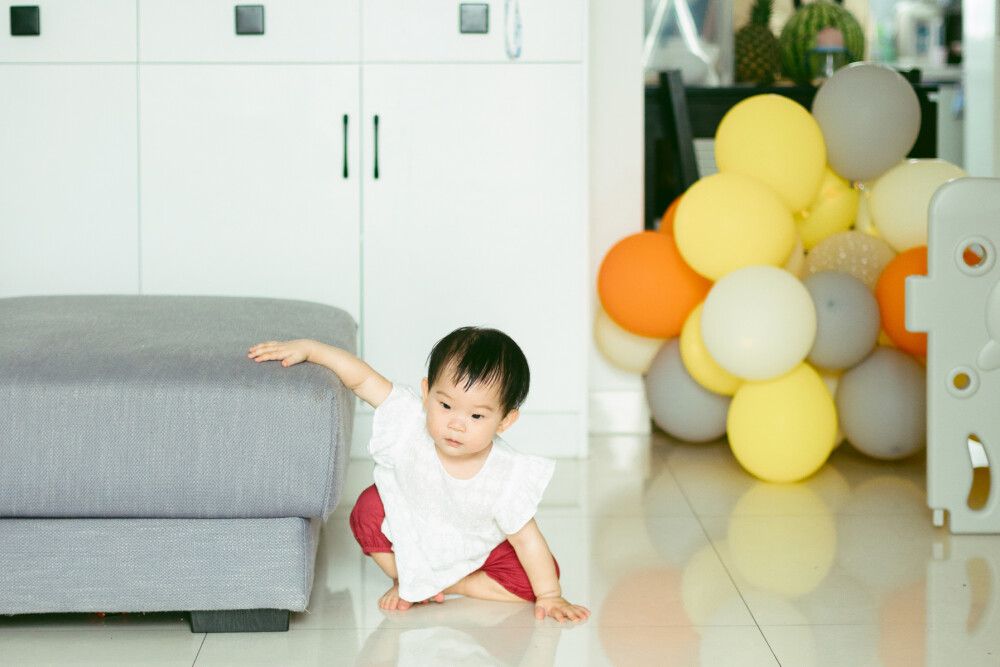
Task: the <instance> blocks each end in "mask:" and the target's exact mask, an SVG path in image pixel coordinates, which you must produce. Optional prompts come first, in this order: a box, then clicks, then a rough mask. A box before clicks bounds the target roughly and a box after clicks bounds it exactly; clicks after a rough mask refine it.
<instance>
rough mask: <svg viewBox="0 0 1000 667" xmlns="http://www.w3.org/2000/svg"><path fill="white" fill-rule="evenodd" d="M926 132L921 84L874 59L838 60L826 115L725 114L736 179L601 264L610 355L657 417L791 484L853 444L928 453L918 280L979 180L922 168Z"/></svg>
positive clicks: (892, 454)
mask: <svg viewBox="0 0 1000 667" xmlns="http://www.w3.org/2000/svg"><path fill="white" fill-rule="evenodd" d="M919 129H920V105H919V102H918V100H917V97H916V94H915V93H914V90H913V88H912V86H911V85H910V84H909V83H908V82H907V81H906V80H905V79H904V78H903V77H902V76H900V75H899V74H898V73H897V72H895V71H894V70H891V69H889V68H886V67H882V66H879V65H873V64H869V63H855V64H853V65H849V66H847V67H845V68H842V69H840V70H838V71H837V72H836V73H835V74H834V75H833V77H831V78H830V79H829V80H828V81H827V82H826V83H825V84H824V85H823V86H822V87H821V88H820V89H819V91H818V92H817V94H816V98H815V101H814V103H813V109H812V112H811V113H810V112H809V111H807V110H806V109H805V108H803V107H802V106H800V105H799V104H797V103H796V102H794V101H792V100H790V99H788V98H785V97H783V96H779V95H758V96H754V97H750V98H748V99H745V100H743V101H742V102H740V103H739V104H737V105H736V106H734V107H733V108H732V109H731V110H730V111H729V112H728V113H727V114H726V116H725V117H724V118H723V120H722V122H721V123H720V125H719V128H718V131H717V133H716V137H715V156H716V162H717V164H718V167H719V173H718V174H714V175H712V176H708V177H706V178H703V179H701V180H699V181H697V182H696V183H695V184H694V185H692V186H691V187H690V188H689V189H688V190H687V192H685V193H684V194H683V195H682V196H681V197H679V198H678V200H677V201H675V202H674V203H673V204H672V205H671V207H670V209H668V211H667V212H666V213H665V214H664V216H663V218H662V220H661V224H660V228H659V230H658V231H646V232H641V233H638V234H633V235H631V236H628V237H626V238H624V239H622V240H621V241H620V242H619V243H617V244H616V245H615V246H614V247H613V248H612V249H611V250H610V251H609V252H608V254H607V256H606V257H605V258H604V261H603V263H602V265H601V268H600V271H599V273H598V285H597V289H598V295H599V297H600V301H601V305H602V309H601V311H600V312H599V313H598V314H597V319H596V324H595V338H596V342H597V345H598V348H599V349H600V350H601V352H602V354H604V356H606V357H607V358H608V359H609V360H610V361H611V362H612V363H614V364H616V365H617V366H619V367H621V368H623V369H626V370H628V371H631V372H637V373H642V374H644V375H645V385H646V395H647V398H648V401H649V405H650V412H651V414H652V416H653V419H654V421H655V422H656V423H657V425H658V426H660V427H661V428H662V429H664V430H665V431H666V432H667V433H669V434H671V435H673V436H674V437H677V438H679V439H681V440H687V441H691V442H703V441H708V440H714V439H717V438H719V437H721V436H723V435H727V436H728V440H729V443H730V446H731V447H732V450H733V453H734V454H735V456H736V458H737V460H738V461H739V462H740V464H741V465H742V466H743V467H744V468H745V469H747V470H748V471H749V472H751V473H752V474H754V475H756V476H757V477H759V478H761V479H764V480H767V481H775V482H788V481H796V480H800V479H804V478H805V477H808V476H809V475H811V474H813V473H814V472H815V471H816V470H818V469H819V468H820V467H821V466H822V465H823V463H824V462H825V461H826V459H827V458H828V457H829V455H830V453H831V452H832V451H833V449H834V448H835V447H836V446H837V445H838V444H839V443H840V442H841V441H842V440H843V439H844V438H845V437H846V439H847V440H848V441H849V442H850V443H851V444H853V445H854V446H855V447H856V448H858V449H859V450H860V451H862V452H864V453H866V454H868V455H870V456H873V457H875V458H880V459H897V458H902V457H905V456H909V455H910V454H913V453H914V452H916V451H918V450H920V449H921V448H922V447H923V446H924V441H925V433H926V431H925V418H926V417H925V412H926V404H925V400H926V398H925V390H924V381H925V380H924V375H925V371H924V366H923V364H922V358H923V356H924V355H926V349H927V348H926V345H927V343H926V334H919V333H911V332H909V331H907V330H906V328H905V326H904V322H905V313H904V305H905V298H904V295H905V288H904V285H905V279H906V277H907V276H910V275H915V274H926V272H927V248H926V245H927V210H928V204H929V202H930V198H931V196H932V195H933V194H934V192H935V190H936V189H937V188H938V187H939V186H941V185H942V184H944V183H945V182H947V181H949V180H951V179H953V178H958V177H963V176H965V175H966V174H965V173H964V172H963V171H962V170H961V169H960V168H958V167H956V166H955V165H952V164H949V163H948V162H945V161H942V160H930V159H920V160H906V159H905V156H906V154H907V153H908V152H909V151H910V149H911V148H912V146H913V144H914V142H915V141H916V137H917V134H918V132H919Z"/></svg>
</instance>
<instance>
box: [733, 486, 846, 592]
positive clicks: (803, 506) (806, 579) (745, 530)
mask: <svg viewBox="0 0 1000 667" xmlns="http://www.w3.org/2000/svg"><path fill="white" fill-rule="evenodd" d="M789 511H791V512H792V513H793V514H789ZM767 512H771V514H768V513H767ZM775 514H778V515H780V518H778V519H775ZM728 540H729V553H730V554H731V559H732V562H733V564H734V565H735V568H736V570H737V571H738V572H739V573H740V574H742V575H743V577H744V578H745V579H746V580H747V581H748V582H749V583H750V584H752V585H755V586H758V587H759V588H761V589H763V590H765V591H767V592H769V593H774V594H777V595H779V596H782V597H785V598H797V597H801V596H803V595H805V594H806V593H809V592H811V591H813V590H815V589H816V588H817V587H818V586H819V585H820V584H821V583H823V580H824V579H826V577H827V575H828V574H829V573H830V570H831V568H832V567H833V564H834V561H835V560H836V554H837V528H836V524H835V523H834V520H833V515H832V514H831V513H830V510H829V508H828V507H827V506H826V503H824V502H823V501H822V500H821V499H820V497H819V496H818V495H817V494H816V492H815V491H813V490H812V489H811V488H810V487H809V486H808V485H806V484H782V485H777V484H763V483H761V482H758V483H757V484H756V485H755V486H754V487H753V488H752V489H750V490H749V491H748V492H747V493H746V494H745V495H744V496H743V497H742V498H740V501H739V502H738V503H736V507H735V508H734V509H733V513H732V515H731V516H730V519H729V533H728Z"/></svg>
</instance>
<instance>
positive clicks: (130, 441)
mask: <svg viewBox="0 0 1000 667" xmlns="http://www.w3.org/2000/svg"><path fill="white" fill-rule="evenodd" d="M290 338H315V339H318V340H322V341H324V342H327V343H330V344H332V345H336V346H338V347H342V348H344V349H347V350H351V351H353V350H354V348H355V339H356V325H355V323H354V321H353V320H352V319H351V318H350V316H349V315H347V313H345V312H343V311H342V310H339V309H337V308H333V307H330V306H324V305H319V304H313V303H305V302H298V301H283V300H275V299H242V298H223V297H172V296H58V297H22V298H9V299H0V570H2V571H3V573H4V576H3V577H0V614H24V613H44V612H77V611H79V612H91V611H110V612H122V611H126V612H129V611H130V612H143V611H176V610H183V611H190V612H192V614H191V621H192V629H193V630H194V631H196V632H204V631H234V630H276V629H277V630H280V629H287V626H288V612H289V610H292V611H302V610H305V608H306V605H307V604H308V602H309V592H310V589H311V587H312V578H313V566H314V562H315V554H316V546H317V542H318V536H319V529H320V525H321V523H322V520H323V519H325V518H326V517H327V516H328V515H329V514H330V512H332V511H333V509H334V508H335V507H336V505H337V503H338V501H339V500H340V494H341V490H342V485H343V480H344V475H345V473H346V469H347V461H348V456H349V443H350V433H351V421H352V417H353V408H354V396H353V394H352V393H351V392H350V391H349V390H348V389H347V388H345V387H344V385H343V384H342V383H341V382H340V381H339V380H338V379H337V377H336V375H334V374H333V373H332V372H330V371H329V370H327V369H326V368H323V367H320V366H316V365H313V364H300V365H298V366H295V367H292V368H287V369H286V368H282V367H281V366H280V364H276V363H274V364H257V363H254V362H253V361H251V360H250V359H248V358H247V348H249V347H250V346H251V345H252V344H254V343H257V342H260V341H264V340H271V339H275V340H285V339H290Z"/></svg>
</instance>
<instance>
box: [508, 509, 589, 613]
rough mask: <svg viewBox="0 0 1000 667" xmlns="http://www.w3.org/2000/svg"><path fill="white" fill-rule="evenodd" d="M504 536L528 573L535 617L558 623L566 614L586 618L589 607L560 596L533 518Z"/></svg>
mask: <svg viewBox="0 0 1000 667" xmlns="http://www.w3.org/2000/svg"><path fill="white" fill-rule="evenodd" d="M507 539H508V540H510V543H511V546H513V547H514V551H515V552H516V553H517V558H518V560H520V561H521V565H522V566H523V567H524V571H525V573H527V575H528V581H530V582H531V590H532V591H534V593H535V618H537V619H538V620H542V619H544V618H545V617H546V616H551V617H552V618H554V619H556V620H557V621H559V622H560V623H565V622H566V619H567V618H568V619H569V620H571V621H585V620H587V618H588V617H589V616H590V610H589V609H587V608H586V607H582V606H580V605H576V604H570V603H569V602H568V601H567V600H566V599H565V598H564V597H563V596H562V587H560V586H559V577H558V576H557V575H556V565H555V562H554V561H553V560H552V552H551V551H549V545H548V544H547V543H546V542H545V538H544V537H542V533H541V531H539V530H538V525H537V524H536V523H535V520H534V519H532V520H531V521H529V522H528V523H527V524H525V526H524V528H522V529H521V530H519V531H517V532H516V533H514V534H513V535H508V536H507Z"/></svg>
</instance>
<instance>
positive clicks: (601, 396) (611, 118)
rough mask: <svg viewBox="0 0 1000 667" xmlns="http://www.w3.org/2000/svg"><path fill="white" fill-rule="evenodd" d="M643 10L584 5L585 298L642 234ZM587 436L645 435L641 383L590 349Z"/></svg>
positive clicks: (612, 3)
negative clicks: (614, 255)
mask: <svg viewBox="0 0 1000 667" xmlns="http://www.w3.org/2000/svg"><path fill="white" fill-rule="evenodd" d="M642 31H643V3H642V2H638V1H637V0H630V1H628V2H622V0H590V51H589V58H590V81H589V86H590V109H589V114H590V158H589V159H590V290H591V293H592V297H593V307H594V308H595V309H596V308H599V307H600V306H599V304H598V301H597V289H596V285H597V270H598V268H599V267H600V265H601V260H602V259H603V258H604V255H605V254H606V253H607V252H608V250H609V249H610V248H611V246H613V245H614V244H615V243H616V242H618V241H619V240H621V239H622V238H624V237H625V236H628V235H629V234H633V233H635V232H639V231H642V228H643V179H644V174H645V172H644V167H643V164H644V163H643V145H644V138H643V133H644V117H645V115H644V95H645V93H644V88H643V71H642V39H643V34H642ZM590 348H591V349H590V360H589V362H590V372H589V376H590V396H591V400H590V431H591V432H592V433H622V432H633V433H634V432H640V433H642V432H647V431H649V428H650V426H649V424H650V422H649V415H648V412H647V409H646V403H645V398H644V396H643V393H642V381H641V378H640V377H639V376H638V375H636V374H634V373H625V372H623V371H620V370H618V369H616V368H614V367H613V366H611V365H610V364H609V363H608V362H607V361H605V360H604V358H603V357H602V356H601V355H600V353H599V352H598V351H597V348H596V347H595V346H594V343H593V336H591V344H590Z"/></svg>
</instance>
